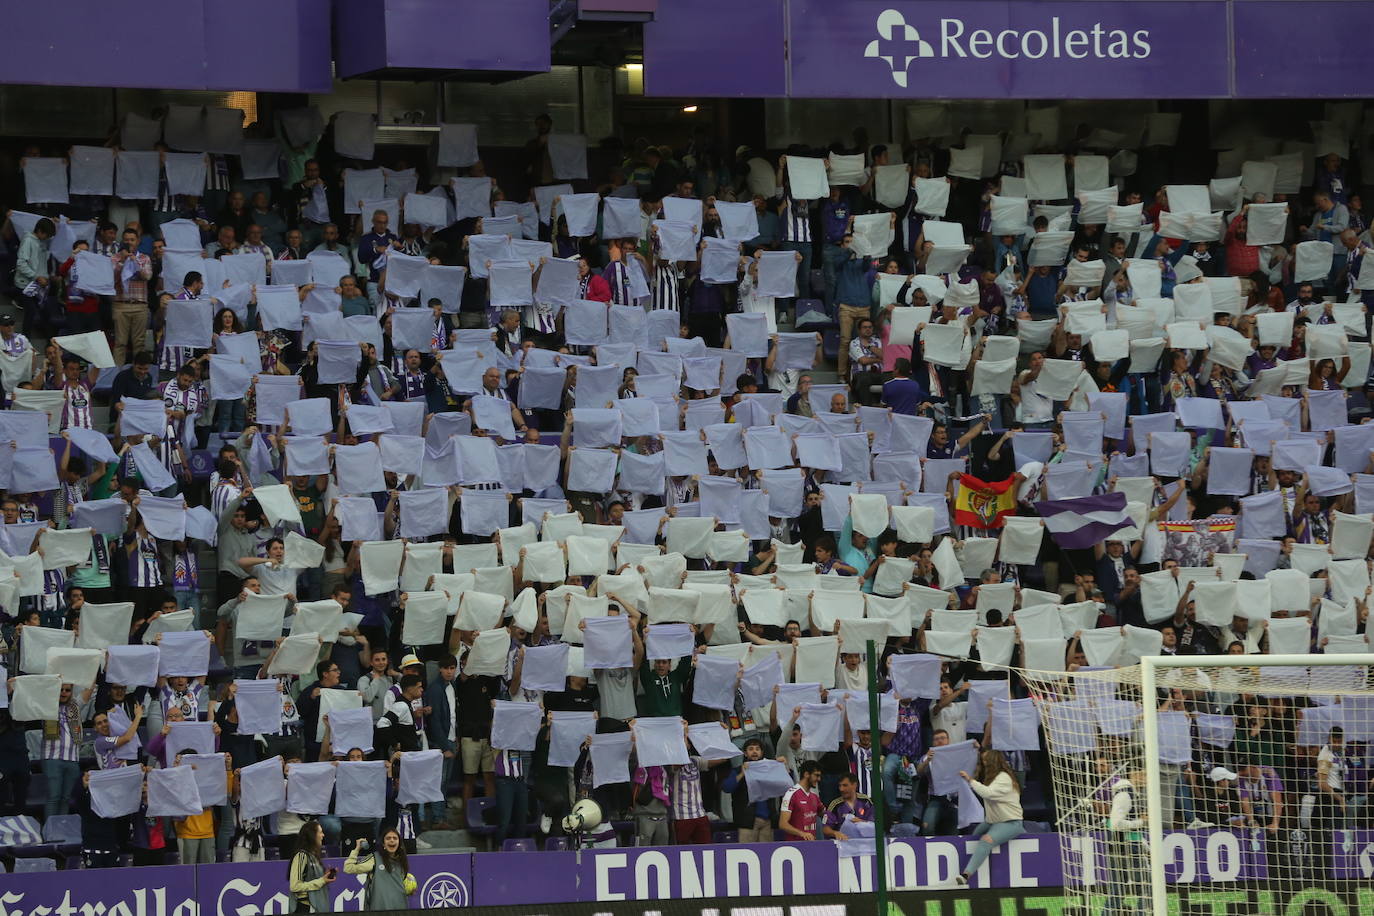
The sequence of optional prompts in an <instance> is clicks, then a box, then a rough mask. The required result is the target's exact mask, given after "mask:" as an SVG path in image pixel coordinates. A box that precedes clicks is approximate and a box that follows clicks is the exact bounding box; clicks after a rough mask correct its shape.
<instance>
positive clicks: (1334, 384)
mask: <svg viewBox="0 0 1374 916" xmlns="http://www.w3.org/2000/svg"><path fill="white" fill-rule="evenodd" d="M1349 372H1350V357H1348V356H1342V357H1341V368H1340V370H1339V371H1337V369H1336V361H1335V360H1333V359H1319V360H1317V361H1316V362H1315V363H1313V364H1312V375H1311V376H1310V377H1309V378H1308V379H1307V387H1308V388H1310V389H1313V390H1315V391H1339V390H1340V389H1341V382H1342V381H1344V380H1345V377H1346V375H1347V374H1348V373H1349Z"/></svg>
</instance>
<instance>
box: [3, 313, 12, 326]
mask: <svg viewBox="0 0 1374 916" xmlns="http://www.w3.org/2000/svg"><path fill="white" fill-rule="evenodd" d="M6 324H14V315H13V314H11V313H10V312H0V325H6Z"/></svg>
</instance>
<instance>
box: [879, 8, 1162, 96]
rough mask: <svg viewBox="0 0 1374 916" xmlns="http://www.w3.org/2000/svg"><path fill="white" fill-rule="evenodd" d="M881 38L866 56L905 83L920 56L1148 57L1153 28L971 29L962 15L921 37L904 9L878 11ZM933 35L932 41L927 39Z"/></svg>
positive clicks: (1054, 19) (1052, 24) (1055, 24)
mask: <svg viewBox="0 0 1374 916" xmlns="http://www.w3.org/2000/svg"><path fill="white" fill-rule="evenodd" d="M874 27H875V29H876V31H877V33H878V37H877V38H875V39H873V40H872V41H870V42H869V43H868V45H867V46H866V47H865V48H864V57H874V58H878V59H879V60H882V61H884V62H886V63H887V65H888V67H889V68H890V69H891V72H892V81H893V82H894V83H896V84H897V85H898V86H901V87H902V88H906V87H907V75H908V73H907V71H908V68H910V66H911V64H912V62H913V61H915V60H917V59H918V58H927V57H929V58H944V59H946V60H949V59H955V58H965V59H973V60H993V59H996V60H1047V59H1048V60H1102V61H1111V60H1144V59H1146V58H1148V57H1149V56H1150V51H1151V47H1150V31H1149V29H1135V30H1132V31H1127V30H1125V29H1113V28H1110V27H1107V26H1104V25H1103V24H1102V23H1101V22H1094V23H1092V25H1091V26H1087V25H1086V24H1085V26H1084V27H1083V28H1071V27H1069V26H1067V25H1065V24H1064V23H1063V22H1062V21H1061V19H1060V17H1058V16H1051V17H1050V20H1049V22H1048V23H1047V24H1046V27H1045V28H1027V29H999V30H992V29H980V28H974V29H970V28H969V27H968V25H967V23H965V22H964V20H963V19H958V18H954V17H949V16H946V17H943V18H941V19H939V20H938V34H937V35H936V36H935V37H934V38H930V30H929V29H927V37H922V35H921V32H920V30H918V29H917V27H916V26H914V25H912V24H910V23H908V22H907V21H906V16H904V15H903V14H902V12H901V11H900V10H894V9H887V10H883V11H882V12H881V13H879V14H878V18H877V21H876V22H875V23H874ZM928 39H930V40H928Z"/></svg>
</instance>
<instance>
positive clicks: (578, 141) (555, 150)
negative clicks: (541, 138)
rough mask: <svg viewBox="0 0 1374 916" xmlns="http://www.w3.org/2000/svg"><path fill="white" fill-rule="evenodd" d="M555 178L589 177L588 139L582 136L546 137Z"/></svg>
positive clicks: (551, 135) (561, 135) (553, 134)
mask: <svg viewBox="0 0 1374 916" xmlns="http://www.w3.org/2000/svg"><path fill="white" fill-rule="evenodd" d="M545 140H546V141H547V145H548V147H547V148H548V151H549V162H550V164H551V166H552V169H553V177H554V178H557V179H560V180H568V179H575V178H583V179H585V178H586V177H587V138H586V137H585V136H583V135H582V134H558V133H551V134H546V135H545Z"/></svg>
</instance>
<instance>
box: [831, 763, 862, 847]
mask: <svg viewBox="0 0 1374 916" xmlns="http://www.w3.org/2000/svg"><path fill="white" fill-rule="evenodd" d="M856 821H862V822H864V823H869V824H871V823H873V802H872V801H871V800H869V797H868V796H867V795H860V794H859V781H858V780H857V779H855V778H854V775H853V774H852V773H846V774H844V775H843V776H841V777H840V795H839V797H838V798H836V799H835V800H834V801H832V802H831V803H830V806H829V807H828V808H826V810H825V828H824V829H825V835H826V837H827V838H828V839H832V840H848V839H850V836H849V835H847V834H846V833H845V832H844V830H845V827H847V826H848V825H849V824H852V823H854V822H856Z"/></svg>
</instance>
